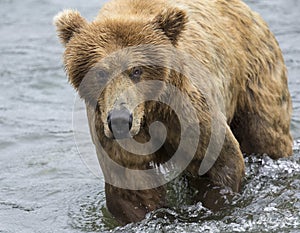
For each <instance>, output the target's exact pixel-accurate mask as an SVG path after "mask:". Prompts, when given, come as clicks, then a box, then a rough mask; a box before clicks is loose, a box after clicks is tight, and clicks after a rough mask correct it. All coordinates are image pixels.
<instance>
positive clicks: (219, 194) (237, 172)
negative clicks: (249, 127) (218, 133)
mask: <svg viewBox="0 0 300 233" xmlns="http://www.w3.org/2000/svg"><path fill="white" fill-rule="evenodd" d="M202 141H205V140H202ZM221 148H222V149H221V151H220V153H219V154H218V157H217V158H216V160H215V162H214V164H213V166H212V167H211V168H210V169H209V171H208V172H207V173H205V174H204V175H201V176H200V175H199V168H200V164H201V162H203V160H204V159H203V160H202V159H201V160H199V159H197V158H199V157H202V155H200V154H198V155H196V156H195V159H194V161H192V163H191V164H190V166H189V167H188V169H187V171H188V174H190V175H188V180H189V185H190V187H191V188H193V189H195V190H196V192H195V195H194V196H193V198H194V201H195V202H198V201H201V202H202V204H203V205H204V206H205V207H207V208H209V209H211V210H219V209H222V208H223V207H224V206H225V205H226V203H228V201H230V200H231V198H232V197H233V196H234V193H236V192H239V191H240V188H241V183H242V179H243V177H244V173H245V165H244V158H243V155H242V153H241V150H240V148H239V144H238V142H237V140H236V139H235V137H234V136H233V134H232V132H231V130H230V128H229V127H228V126H227V125H226V131H225V138H224V141H223V144H222V147H221ZM198 152H199V153H202V154H203V153H205V152H204V151H201V150H199V151H198ZM206 156H210V155H209V154H208V155H206Z"/></svg>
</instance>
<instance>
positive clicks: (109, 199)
mask: <svg viewBox="0 0 300 233" xmlns="http://www.w3.org/2000/svg"><path fill="white" fill-rule="evenodd" d="M105 195H106V204H107V208H108V210H109V211H110V213H111V214H112V215H113V216H114V217H115V218H116V219H117V221H118V222H119V223H121V224H127V223H131V222H139V221H141V220H143V219H144V218H145V215H146V214H147V213H149V212H151V211H153V210H156V209H158V208H161V207H163V206H164V205H165V195H166V192H165V189H164V187H158V188H154V189H148V190H128V189H122V188H117V187H114V186H112V185H110V184H108V183H105Z"/></svg>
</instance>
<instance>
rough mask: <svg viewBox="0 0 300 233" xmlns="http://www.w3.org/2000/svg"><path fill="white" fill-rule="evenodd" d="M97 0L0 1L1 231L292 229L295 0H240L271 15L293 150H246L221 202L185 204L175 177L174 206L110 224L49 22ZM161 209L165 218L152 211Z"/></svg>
mask: <svg viewBox="0 0 300 233" xmlns="http://www.w3.org/2000/svg"><path fill="white" fill-rule="evenodd" d="M103 2H104V1H96V0H90V1H83V0H76V1H71V0H67V1H58V0H52V1H46V0H25V1H17V0H1V2H0V15H1V21H0V32H1V36H0V77H1V85H0V129H1V130H0V171H1V172H0V187H1V191H0V232H12V233H15V232H107V231H111V232H278V233H279V232H295V233H296V232H299V231H300V230H299V229H300V152H299V146H300V75H299V74H300V46H299V45H300V21H299V19H300V2H299V1H297V0H275V1H270V0H267V1H250V0H249V1H246V2H247V3H248V4H249V5H250V6H251V7H252V8H253V9H254V10H256V11H258V12H259V13H261V15H262V16H263V17H264V19H265V20H266V21H267V22H268V23H269V25H270V27H271V29H272V31H273V32H274V33H275V35H276V37H277V39H278V41H279V43H280V46H281V48H282V50H283V54H284V57H285V60H286V64H287V67H288V71H289V87H290V90H291V94H292V98H293V108H294V113H293V119H292V133H293V136H294V138H295V146H294V149H295V150H294V156H293V157H291V158H288V159H280V160H278V161H272V160H270V159H269V158H268V157H263V158H255V157H249V158H247V159H246V178H245V182H244V187H243V190H242V192H241V194H240V195H239V196H237V197H236V199H235V201H234V203H233V204H232V206H231V207H230V208H228V209H227V210H225V211H222V212H218V213H211V212H210V211H209V210H207V209H205V208H203V207H202V206H201V204H198V205H193V206H190V205H185V203H186V202H185V200H186V198H185V197H184V195H182V193H183V192H182V190H181V189H182V188H181V189H180V188H179V187H184V181H182V180H179V181H177V183H176V184H174V185H173V186H172V185H170V189H169V192H170V196H171V199H172V198H173V203H174V206H173V207H172V208H170V209H162V210H159V211H157V212H156V213H152V214H150V215H149V216H147V218H146V219H145V220H144V221H142V222H141V223H137V224H130V225H127V226H125V227H117V228H115V223H114V221H113V219H112V218H111V217H110V216H109V214H108V212H107V210H106V208H105V196H104V186H103V183H104V182H103V178H101V177H100V178H98V177H96V176H95V175H94V174H93V173H92V172H91V171H90V170H89V169H88V168H87V167H86V166H85V163H84V162H83V161H82V159H81V157H80V156H79V154H78V151H77V148H76V145H75V142H74V137H73V127H72V110H73V103H74V98H75V96H76V93H75V92H74V91H73V90H72V88H71V87H70V86H69V84H68V83H67V78H66V77H65V74H64V72H63V65H62V60H61V56H62V52H63V48H62V47H61V46H60V44H59V42H58V40H57V38H56V35H55V29H54V27H53V26H52V18H53V16H54V15H55V14H56V13H57V12H58V11H60V10H62V9H64V8H77V9H78V10H79V11H80V12H81V13H82V15H84V16H86V17H87V18H88V19H92V18H93V17H94V16H95V15H96V14H97V11H98V8H100V6H101V5H102V4H103ZM297 140H298V142H297ZM178 183H181V184H182V185H178ZM175 200H176V201H175ZM161 212H162V213H164V214H165V215H167V216H168V217H166V218H158V217H157V216H158V215H159V214H160V213H161Z"/></svg>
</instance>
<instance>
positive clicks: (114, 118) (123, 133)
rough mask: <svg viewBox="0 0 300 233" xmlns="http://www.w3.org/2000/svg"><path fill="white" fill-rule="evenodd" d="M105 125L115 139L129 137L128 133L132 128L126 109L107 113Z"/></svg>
mask: <svg viewBox="0 0 300 233" xmlns="http://www.w3.org/2000/svg"><path fill="white" fill-rule="evenodd" d="M107 123H108V127H109V130H110V131H111V132H112V134H113V136H114V138H115V139H123V138H128V137H130V134H129V131H130V129H131V127H132V114H131V113H130V112H129V110H128V109H127V108H122V109H120V110H117V109H114V110H112V111H111V112H109V114H108V117H107Z"/></svg>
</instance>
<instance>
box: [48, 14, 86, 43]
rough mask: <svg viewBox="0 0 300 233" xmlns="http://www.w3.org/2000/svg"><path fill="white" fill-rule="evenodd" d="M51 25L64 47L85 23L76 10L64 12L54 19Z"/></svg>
mask: <svg viewBox="0 0 300 233" xmlns="http://www.w3.org/2000/svg"><path fill="white" fill-rule="evenodd" d="M53 23H54V25H55V26H56V30H57V34H58V37H59V38H60V40H61V43H62V44H63V45H64V46H66V44H67V43H68V42H69V40H70V39H71V38H72V37H73V35H74V33H76V32H79V31H80V29H81V28H83V27H84V26H85V25H86V24H87V21H86V20H85V19H84V18H83V17H82V16H81V15H80V13H79V12H78V11H76V10H64V11H62V12H60V13H58V14H57V15H56V16H55V17H54V19H53Z"/></svg>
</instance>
